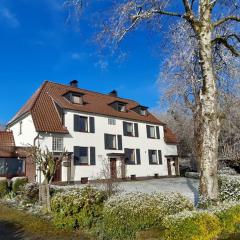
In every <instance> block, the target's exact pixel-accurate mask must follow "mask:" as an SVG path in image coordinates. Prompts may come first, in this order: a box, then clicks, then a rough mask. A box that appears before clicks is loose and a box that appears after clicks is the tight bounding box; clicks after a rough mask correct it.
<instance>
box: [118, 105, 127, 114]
mask: <svg viewBox="0 0 240 240" xmlns="http://www.w3.org/2000/svg"><path fill="white" fill-rule="evenodd" d="M118 111H119V112H126V105H124V104H121V103H118Z"/></svg>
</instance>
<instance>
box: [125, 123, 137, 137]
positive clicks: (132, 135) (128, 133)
mask: <svg viewBox="0 0 240 240" xmlns="http://www.w3.org/2000/svg"><path fill="white" fill-rule="evenodd" d="M130 125H131V128H132V131H131V132H129V131H128V126H130ZM126 134H127V136H128V137H134V135H135V133H134V124H133V123H131V122H126Z"/></svg>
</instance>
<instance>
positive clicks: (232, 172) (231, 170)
mask: <svg viewBox="0 0 240 240" xmlns="http://www.w3.org/2000/svg"><path fill="white" fill-rule="evenodd" d="M218 174H225V175H237V172H236V170H235V169H234V168H231V167H222V168H221V169H219V170H218Z"/></svg>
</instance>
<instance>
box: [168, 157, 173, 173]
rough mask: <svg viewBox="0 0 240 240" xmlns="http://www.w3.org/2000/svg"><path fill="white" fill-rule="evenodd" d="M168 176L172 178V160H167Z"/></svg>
mask: <svg viewBox="0 0 240 240" xmlns="http://www.w3.org/2000/svg"><path fill="white" fill-rule="evenodd" d="M167 168H168V176H172V166H171V159H169V158H168V159H167Z"/></svg>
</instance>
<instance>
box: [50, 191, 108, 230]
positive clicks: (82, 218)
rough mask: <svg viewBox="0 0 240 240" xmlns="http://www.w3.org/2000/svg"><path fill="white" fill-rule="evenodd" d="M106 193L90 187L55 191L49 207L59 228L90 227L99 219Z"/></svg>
mask: <svg viewBox="0 0 240 240" xmlns="http://www.w3.org/2000/svg"><path fill="white" fill-rule="evenodd" d="M106 198H107V197H106V194H105V193H104V192H103V191H98V190H96V189H94V188H91V187H85V188H83V189H80V190H79V189H78V190H71V191H66V192H60V193H56V195H55V196H54V197H53V198H52V201H51V207H52V212H53V221H54V224H55V225H56V226H57V227H59V228H67V229H72V228H92V227H94V226H95V224H96V223H97V222H98V221H99V219H101V216H102V209H103V202H104V201H105V200H106Z"/></svg>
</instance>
